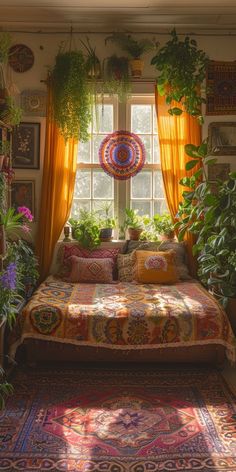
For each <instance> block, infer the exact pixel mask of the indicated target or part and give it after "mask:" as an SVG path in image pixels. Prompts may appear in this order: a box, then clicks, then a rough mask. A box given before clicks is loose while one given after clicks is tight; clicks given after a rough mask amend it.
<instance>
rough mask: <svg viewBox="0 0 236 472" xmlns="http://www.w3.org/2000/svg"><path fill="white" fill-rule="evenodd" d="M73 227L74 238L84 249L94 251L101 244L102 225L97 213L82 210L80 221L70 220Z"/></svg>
mask: <svg viewBox="0 0 236 472" xmlns="http://www.w3.org/2000/svg"><path fill="white" fill-rule="evenodd" d="M69 223H70V225H71V227H72V236H73V238H74V239H76V240H77V241H78V242H79V243H80V244H81V246H82V247H85V248H87V249H94V248H96V247H98V246H99V245H100V244H101V240H100V225H99V221H98V216H97V213H96V212H90V211H87V210H80V213H79V218H78V220H76V219H74V218H70V219H69Z"/></svg>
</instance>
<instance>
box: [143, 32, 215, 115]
mask: <svg viewBox="0 0 236 472" xmlns="http://www.w3.org/2000/svg"><path fill="white" fill-rule="evenodd" d="M170 34H171V40H169V41H168V42H167V43H166V44H165V45H164V46H163V47H162V48H161V49H159V51H158V53H157V54H156V55H155V56H154V57H153V58H152V60H151V64H152V65H154V66H155V67H156V69H157V70H158V72H159V76H158V78H157V89H158V93H159V94H160V95H165V97H166V103H167V105H169V106H170V108H169V110H168V111H169V113H170V114H171V115H181V114H182V109H181V108H179V107H175V106H172V102H173V101H176V102H178V103H180V104H181V105H182V106H183V111H186V112H187V113H188V114H189V115H192V116H195V117H197V119H198V121H199V123H200V124H202V123H203V116H202V113H201V105H202V103H205V99H204V98H203V97H202V96H201V86H202V83H203V81H204V80H205V73H206V66H207V62H208V57H207V55H206V54H205V52H204V51H203V50H201V49H197V42H196V41H195V39H190V38H189V37H188V36H186V37H185V38H184V40H183V41H180V40H179V38H178V36H177V34H176V31H175V29H173V30H172V31H171V33H170Z"/></svg>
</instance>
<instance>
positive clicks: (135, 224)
mask: <svg viewBox="0 0 236 472" xmlns="http://www.w3.org/2000/svg"><path fill="white" fill-rule="evenodd" d="M123 227H124V229H128V228H132V229H143V218H142V217H141V216H140V215H139V214H138V210H133V209H132V208H125V220H124V225H123Z"/></svg>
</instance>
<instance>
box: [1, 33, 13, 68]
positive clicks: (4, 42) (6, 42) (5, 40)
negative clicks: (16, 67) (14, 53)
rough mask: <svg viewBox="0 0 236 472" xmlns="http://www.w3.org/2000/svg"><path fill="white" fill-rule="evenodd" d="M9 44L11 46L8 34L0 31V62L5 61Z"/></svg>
mask: <svg viewBox="0 0 236 472" xmlns="http://www.w3.org/2000/svg"><path fill="white" fill-rule="evenodd" d="M10 46H11V36H10V34H9V33H6V32H3V31H2V32H1V33H0V64H6V63H7V61H8V54H9V48H10Z"/></svg>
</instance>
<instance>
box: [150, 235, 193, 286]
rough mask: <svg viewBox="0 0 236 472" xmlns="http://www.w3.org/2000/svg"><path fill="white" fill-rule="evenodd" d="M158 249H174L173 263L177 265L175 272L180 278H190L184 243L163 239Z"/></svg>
mask: <svg viewBox="0 0 236 472" xmlns="http://www.w3.org/2000/svg"><path fill="white" fill-rule="evenodd" d="M158 250H159V251H171V250H172V251H174V257H175V263H176V267H177V273H178V276H179V278H180V279H181V280H189V279H191V275H190V274H189V269H188V265H187V251H186V243H185V242H184V241H183V242H178V241H174V240H173V239H172V240H169V241H163V242H162V243H161V244H160V246H159V249H158Z"/></svg>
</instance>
